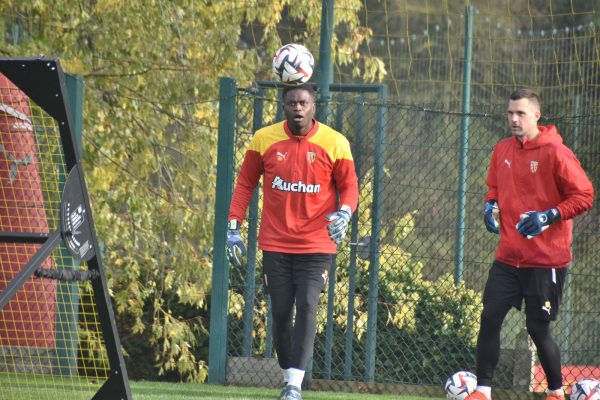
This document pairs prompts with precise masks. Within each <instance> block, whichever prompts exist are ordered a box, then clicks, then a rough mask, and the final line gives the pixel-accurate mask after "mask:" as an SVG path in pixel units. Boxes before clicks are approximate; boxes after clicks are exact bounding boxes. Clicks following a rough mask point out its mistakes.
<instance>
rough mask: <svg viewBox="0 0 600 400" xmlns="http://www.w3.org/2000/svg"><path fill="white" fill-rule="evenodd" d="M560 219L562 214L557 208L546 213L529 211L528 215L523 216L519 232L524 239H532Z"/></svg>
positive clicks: (518, 227) (518, 226)
mask: <svg viewBox="0 0 600 400" xmlns="http://www.w3.org/2000/svg"><path fill="white" fill-rule="evenodd" d="M559 219H560V213H559V212H558V209H556V208H551V209H549V210H546V211H527V212H526V213H524V214H521V220H520V221H519V223H518V224H517V230H518V231H519V233H520V234H521V235H522V236H523V237H526V238H527V239H531V238H532V237H534V236H537V235H539V234H540V233H542V232H543V231H545V230H546V229H548V227H549V226H550V224H553V223H554V222H556V221H558V220H559Z"/></svg>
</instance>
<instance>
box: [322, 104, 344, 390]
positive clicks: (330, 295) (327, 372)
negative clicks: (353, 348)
mask: <svg viewBox="0 0 600 400" xmlns="http://www.w3.org/2000/svg"><path fill="white" fill-rule="evenodd" d="M339 99H340V100H339V102H338V105H337V109H336V118H335V130H337V131H338V132H342V129H343V118H344V107H343V105H344V104H343V97H342V96H339ZM336 273H337V257H336V255H334V256H333V260H332V263H331V269H330V271H329V288H328V290H327V323H326V325H325V356H324V357H323V363H324V366H323V378H324V379H330V378H331V362H332V358H331V355H332V351H333V312H334V311H333V303H334V300H335V281H336Z"/></svg>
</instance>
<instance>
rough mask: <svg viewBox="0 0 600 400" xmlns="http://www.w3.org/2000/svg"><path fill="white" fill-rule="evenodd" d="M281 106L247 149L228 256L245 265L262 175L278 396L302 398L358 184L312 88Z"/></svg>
mask: <svg viewBox="0 0 600 400" xmlns="http://www.w3.org/2000/svg"><path fill="white" fill-rule="evenodd" d="M283 107H284V113H285V120H284V121H281V122H279V123H275V124H273V125H270V126H267V127H264V128H262V129H260V130H258V131H257V132H256V133H255V135H254V136H253V138H252V141H251V143H250V146H249V148H248V150H247V151H246V154H245V157H244V161H243V163H242V167H241V169H240V173H239V176H238V180H237V184H236V186H235V189H234V192H233V196H232V199H231V205H230V212H229V229H228V235H227V254H228V258H229V260H230V262H231V263H232V264H233V265H234V266H239V265H240V264H241V263H240V255H244V254H245V247H244V244H243V241H242V239H241V237H240V232H239V229H240V224H241V222H242V221H243V220H244V217H245V215H246V210H247V208H248V204H249V203H250V200H251V198H252V193H253V191H254V188H255V187H256V186H257V185H258V182H259V179H260V177H261V176H262V178H263V184H262V189H263V208H262V217H261V223H260V230H259V235H258V247H259V248H260V249H261V250H262V252H263V277H264V286H265V289H266V291H267V293H268V294H269V295H270V296H271V311H272V315H273V331H272V332H273V342H274V345H275V350H276V351H277V358H278V362H279V365H280V367H281V369H282V371H283V376H284V377H283V381H284V388H283V390H282V392H281V395H280V399H301V398H302V396H301V389H300V388H301V383H302V380H303V378H304V371H305V370H306V365H307V362H308V358H309V356H310V354H311V353H312V349H313V345H314V340H315V334H316V315H317V306H318V303H319V295H320V293H321V291H323V290H324V289H325V288H326V284H327V279H328V275H329V268H330V265H331V262H332V255H333V254H335V252H336V244H338V245H339V244H340V243H341V242H342V240H343V238H344V236H345V234H346V230H347V228H348V224H349V222H350V217H351V215H352V213H353V211H354V210H355V209H356V205H357V203H358V179H357V176H356V172H355V169H354V161H353V159H352V154H351V151H350V144H349V143H348V140H347V139H346V138H345V137H344V136H343V135H342V134H340V133H339V132H336V131H335V130H333V129H332V128H330V127H328V126H326V125H324V124H321V123H319V122H318V121H316V120H315V119H314V115H315V111H316V95H315V92H314V90H313V89H312V87H311V86H308V85H302V86H289V87H286V88H285V89H284V90H283ZM338 195H339V203H338ZM338 204H339V205H338ZM294 304H295V305H296V318H295V320H294V319H293V315H294Z"/></svg>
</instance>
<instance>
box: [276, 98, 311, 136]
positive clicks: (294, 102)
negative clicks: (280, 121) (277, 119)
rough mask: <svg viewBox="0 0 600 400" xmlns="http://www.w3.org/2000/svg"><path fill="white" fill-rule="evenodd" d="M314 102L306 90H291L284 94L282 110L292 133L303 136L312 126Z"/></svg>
mask: <svg viewBox="0 0 600 400" xmlns="http://www.w3.org/2000/svg"><path fill="white" fill-rule="evenodd" d="M315 110H316V104H315V99H313V97H312V96H311V95H310V93H309V92H307V91H306V90H302V89H299V90H291V91H289V92H287V94H286V95H285V99H284V102H283V111H284V113H285V118H286V119H287V123H288V127H289V128H290V130H291V131H292V133H293V134H294V135H300V136H304V135H306V134H307V133H308V131H310V129H311V128H312V126H313V118H314V116H315Z"/></svg>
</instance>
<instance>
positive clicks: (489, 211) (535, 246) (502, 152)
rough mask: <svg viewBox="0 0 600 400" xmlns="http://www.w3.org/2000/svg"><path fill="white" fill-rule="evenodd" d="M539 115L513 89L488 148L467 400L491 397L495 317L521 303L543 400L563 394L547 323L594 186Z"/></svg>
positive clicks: (527, 93) (532, 98)
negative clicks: (501, 127) (502, 130)
mask: <svg viewBox="0 0 600 400" xmlns="http://www.w3.org/2000/svg"><path fill="white" fill-rule="evenodd" d="M540 116H541V112H540V100H539V97H538V95H537V94H536V93H535V92H533V91H532V90H529V89H519V90H516V91H514V92H513V93H512V94H511V95H510V98H509V100H508V124H509V126H510V129H511V131H512V137H509V138H506V139H503V140H501V141H500V142H498V143H497V144H496V146H495V147H494V151H493V153H492V159H491V162H490V169H489V172H488V176H487V181H486V183H487V186H488V192H487V194H486V196H485V207H484V222H485V225H486V228H487V229H488V231H490V232H492V233H495V234H499V235H500V242H499V244H498V247H497V249H496V260H495V261H494V263H493V264H492V267H491V269H490V272H489V276H488V280H487V283H486V287H485V290H484V293H483V312H482V314H481V322H480V329H479V337H478V339H477V351H476V362H477V388H476V391H475V392H473V393H472V394H470V395H469V396H468V397H467V400H489V399H491V385H492V377H493V375H494V370H495V368H496V365H497V364H498V359H499V356H500V329H501V326H502V322H503V321H504V318H505V317H506V315H507V313H508V311H509V310H510V309H511V307H515V308H517V309H521V303H522V301H523V300H525V315H526V326H527V332H528V333H529V336H530V337H531V339H532V340H533V342H534V344H535V346H536V349H537V354H538V358H539V359H540V362H541V364H542V367H543V369H544V372H545V374H546V379H547V381H548V393H547V399H548V400H564V399H565V397H564V391H563V387H562V375H561V361H560V350H559V348H558V344H557V343H556V340H555V339H554V337H553V336H552V331H551V329H550V321H554V320H555V319H556V316H557V314H558V308H559V306H560V301H561V297H562V290H563V285H564V279H565V276H566V271H567V267H568V265H569V262H570V261H571V258H572V255H571V240H572V235H573V232H572V231H573V221H572V219H573V218H574V217H576V216H577V215H579V214H581V213H583V212H585V211H587V210H589V209H590V208H591V207H592V203H593V200H594V189H593V186H592V183H591V182H590V180H589V179H588V177H587V175H586V174H585V172H584V171H583V169H582V167H581V164H580V163H579V160H578V159H577V158H576V157H575V155H574V154H573V152H572V151H571V150H570V149H569V148H568V147H567V146H565V145H564V144H563V141H562V138H561V136H560V135H559V133H558V131H557V129H556V127H555V126H553V125H549V126H538V121H539V119H540ZM498 217H499V219H500V222H499V223H498V221H497V218H498Z"/></svg>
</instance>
